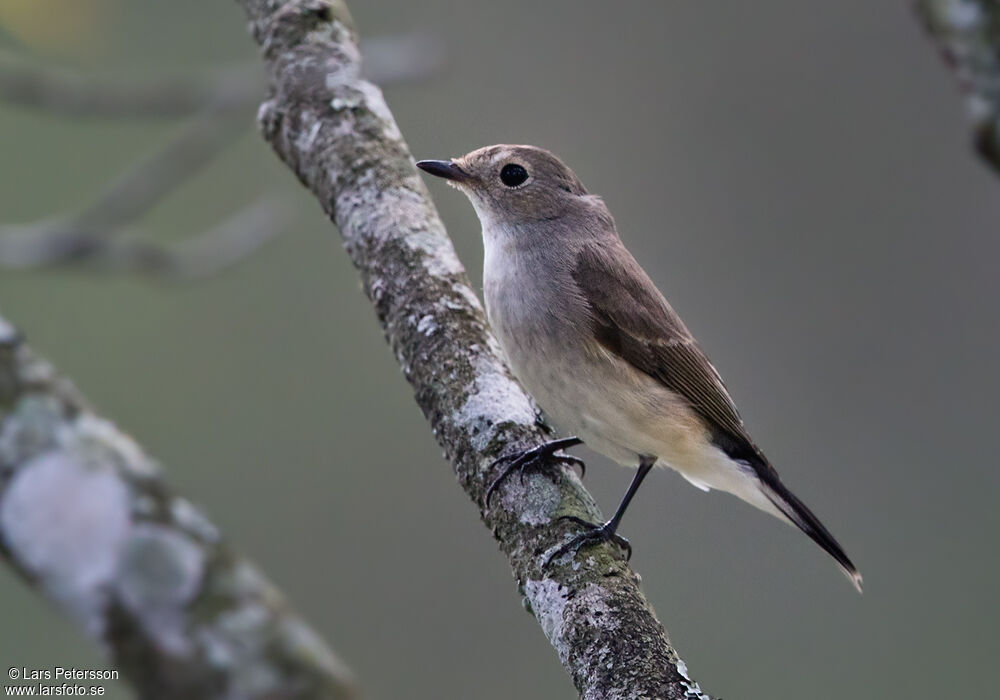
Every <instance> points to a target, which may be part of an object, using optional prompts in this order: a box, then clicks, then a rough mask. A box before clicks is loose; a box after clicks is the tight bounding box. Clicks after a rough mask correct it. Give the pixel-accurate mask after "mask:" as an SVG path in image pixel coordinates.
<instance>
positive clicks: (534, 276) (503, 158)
mask: <svg viewBox="0 0 1000 700" xmlns="http://www.w3.org/2000/svg"><path fill="white" fill-rule="evenodd" d="M417 165H418V166H419V167H420V168H421V169H423V170H425V171H427V172H428V173H431V174H432V175H437V176H439V177H442V178H445V179H447V180H448V181H449V182H450V183H451V184H453V185H454V186H456V187H457V188H458V189H460V190H462V191H463V192H464V193H465V194H466V195H467V196H468V197H469V199H470V200H471V202H472V206H473V207H474V208H475V210H476V214H477V215H478V216H479V220H480V222H481V223H482V226H483V241H484V246H485V253H486V255H485V261H484V266H483V283H484V291H485V300H486V313H487V316H488V318H489V322H490V325H491V326H492V328H493V330H494V332H495V333H496V335H497V338H498V339H499V341H500V345H501V347H502V348H503V351H504V354H505V355H506V357H507V361H508V362H509V364H510V367H511V369H512V370H513V372H514V374H515V375H516V376H517V378H518V380H519V381H520V382H521V383H522V384H523V385H524V387H525V388H526V389H527V390H528V391H529V392H530V393H531V394H532V395H533V396H534V397H535V399H536V400H537V401H538V403H539V405H540V406H541V407H542V408H543V409H544V410H545V412H546V413H547V414H548V415H549V416H550V417H551V418H552V419H553V421H554V422H555V423H556V424H557V425H558V426H560V427H562V428H564V429H566V430H568V431H569V432H570V434H573V435H578V436H580V438H582V441H583V442H586V443H587V444H588V445H590V446H591V447H593V448H594V449H595V450H597V451H598V452H601V453H602V454H604V455H606V456H608V457H610V458H611V459H613V460H615V461H617V462H619V463H621V464H623V465H627V466H638V471H637V473H636V475H635V478H634V479H633V480H632V483H631V485H630V486H629V488H628V491H627V492H626V493H625V497H624V498H623V499H622V502H621V504H620V505H619V506H618V510H617V511H616V512H615V514H614V516H613V517H612V518H611V519H610V520H609V521H608V522H606V523H604V524H602V525H597V524H593V523H587V522H585V521H582V520H579V519H576V518H569V519H570V520H574V521H575V522H577V523H579V524H580V525H581V526H582V527H584V528H585V530H584V532H583V534H581V535H579V536H577V537H576V538H574V539H573V540H572V541H570V542H569V543H568V544H567V545H565V546H564V547H561V548H560V549H559V550H558V551H556V552H555V553H554V554H553V555H552V556H551V557H550V558H549V560H548V561H549V562H551V561H553V560H554V559H555V558H558V557H559V556H561V555H563V554H565V553H567V552H573V553H575V552H576V551H577V550H579V548H580V547H581V546H584V545H586V544H590V543H593V542H598V541H608V540H610V541H615V542H617V543H618V544H619V545H621V546H622V547H624V548H626V549H627V550H628V552H629V554H630V553H631V547H630V546H629V544H628V542H627V541H626V540H625V539H624V538H622V537H620V536H619V535H618V534H617V529H618V525H619V523H620V522H621V519H622V516H623V515H624V514H625V509H626V508H627V507H628V504H629V502H630V501H631V500H632V497H633V496H634V495H635V492H636V491H637V490H638V488H639V485H640V484H641V483H642V480H643V479H644V478H645V477H646V475H647V474H648V473H649V471H650V470H651V469H652V468H653V466H654V465H657V464H661V465H665V466H669V467H672V468H674V469H676V470H677V471H678V472H680V473H681V474H682V475H683V476H684V478H685V479H687V480H688V481H689V482H691V483H692V484H694V485H695V486H697V487H698V488H700V489H703V490H705V491H708V490H709V489H718V490H721V491H727V492H729V493H731V494H734V495H735V496H737V497H739V498H741V499H743V500H744V501H746V502H747V503H749V504H750V505H753V506H755V507H757V508H759V509H761V510H763V511H765V512H767V513H770V514H771V515H774V516H776V517H778V518H779V519H781V520H784V521H786V522H789V523H792V524H794V525H796V526H798V527H799V528H800V529H801V530H802V531H803V532H805V533H806V534H807V535H809V537H811V538H812V539H813V540H814V541H815V542H816V543H817V544H818V545H819V546H820V547H822V548H823V549H824V550H826V551H827V552H828V553H829V554H830V556H832V557H833V558H834V559H835V560H836V561H837V563H838V564H839V565H840V567H841V569H842V570H843V571H844V573H845V574H846V575H847V577H848V578H849V579H850V580H851V582H852V583H853V584H854V585H855V586H856V587H857V589H858V590H859V591H860V590H861V574H859V573H858V570H857V568H855V566H854V564H853V563H851V560H850V559H849V558H848V556H847V554H846V553H845V552H844V550H843V549H842V548H841V546H840V545H839V544H838V543H837V541H836V540H835V539H834V538H833V535H831V534H830V532H829V531H828V530H827V529H826V528H825V527H824V526H823V524H822V523H820V521H819V520H818V519H817V518H816V516H815V515H813V513H812V511H810V510H809V509H808V508H807V507H806V506H805V504H803V503H802V501H800V500H799V499H798V498H796V497H795V495H794V494H793V493H792V492H791V491H789V490H788V488H787V487H786V486H785V485H784V484H783V483H782V482H781V479H780V478H779V477H778V472H777V471H775V469H774V467H772V466H771V464H770V462H768V461H767V458H766V457H764V454H763V453H762V452H761V451H760V449H759V448H758V447H757V446H756V445H755V444H754V443H753V441H752V440H751V439H750V436H749V435H748V434H747V432H746V430H745V428H744V427H743V421H742V419H741V418H740V415H739V413H738V411H737V410H736V406H735V404H734V403H733V400H732V398H730V396H729V392H728V391H727V390H726V387H725V385H724V384H723V383H722V379H721V377H720V376H719V373H718V372H717V371H716V370H715V368H714V367H713V366H712V364H711V363H710V362H709V361H708V358H707V357H706V356H705V354H704V353H703V352H702V350H701V348H699V347H698V344H697V343H696V342H695V340H694V337H692V335H691V333H690V332H689V331H688V329H687V328H686V327H685V326H684V323H683V322H682V321H681V319H680V317H679V316H678V315H677V314H676V312H674V310H673V309H672V308H671V306H670V304H668V303H667V300H666V299H665V298H664V297H663V295H662V294H661V293H660V292H659V290H658V289H657V288H656V286H655V285H654V284H653V282H652V281H651V280H650V279H649V276H648V275H646V273H645V271H644V270H643V269H642V268H641V267H640V266H639V263H637V262H636V260H635V258H633V257H632V254H631V253H629V252H628V250H627V249H626V248H625V246H624V244H623V243H622V241H621V239H620V238H619V236H618V231H617V229H616V228H615V222H614V219H612V218H611V214H610V213H609V212H608V209H607V207H606V206H605V205H604V202H603V201H602V200H601V199H600V198H599V197H596V196H594V195H591V194H588V192H587V190H586V189H585V188H584V186H583V183H581V182H580V180H579V178H577V176H576V175H575V174H574V173H573V171H572V170H570V169H569V168H568V167H566V165H564V164H563V162H562V161H560V160H559V159H558V158H557V157H556V156H554V155H553V154H552V153H550V152H548V151H546V150H543V149H541V148H536V147H533V146H506V145H501V146H489V147H486V148H481V149H479V150H476V151H473V152H471V153H469V154H467V155H465V156H462V157H461V158H458V159H455V160H448V161H441V160H424V161H420V162H419V163H417ZM580 438H566V439H563V440H555V441H553V442H550V443H547V444H545V445H542V446H540V447H538V448H536V449H534V450H530V451H529V452H527V453H525V454H523V455H519V456H517V457H516V458H515V459H512V460H510V464H509V466H508V468H507V469H506V470H505V471H504V473H503V475H501V477H500V478H499V479H497V480H496V481H495V482H494V483H493V484H492V485H491V487H490V489H489V491H488V492H487V501H488V500H489V495H490V494H492V493H493V491H494V490H495V489H496V488H497V487H498V486H499V485H500V483H501V481H502V480H503V478H504V477H505V476H507V475H508V474H510V473H511V472H512V471H514V470H516V469H521V470H523V469H525V468H531V467H532V466H536V465H538V464H540V463H542V461H543V460H542V459H541V458H542V457H543V456H549V457H552V456H554V457H556V458H557V459H561V460H563V461H577V460H574V459H573V458H569V457H566V456H565V455H559V454H557V452H558V451H559V450H561V449H563V448H565V447H570V446H572V445H575V444H579V443H580V442H581V440H580Z"/></svg>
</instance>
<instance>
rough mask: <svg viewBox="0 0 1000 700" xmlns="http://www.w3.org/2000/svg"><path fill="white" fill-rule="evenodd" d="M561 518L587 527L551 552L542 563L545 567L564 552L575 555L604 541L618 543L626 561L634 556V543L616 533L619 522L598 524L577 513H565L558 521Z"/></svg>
mask: <svg viewBox="0 0 1000 700" xmlns="http://www.w3.org/2000/svg"><path fill="white" fill-rule="evenodd" d="M560 520H568V521H570V522H571V523H576V524H577V525H581V526H583V527H585V528H586V530H585V531H584V532H583V533H581V534H579V535H577V536H576V537H574V538H573V539H571V540H570V541H569V542H567V543H566V544H564V545H563V546H562V547H560V548H559V549H557V550H556V551H555V552H553V553H552V554H550V555H549V556H548V558H547V559H546V560H545V563H544V564H542V568H543V569H547V568H549V566H550V565H551V564H552V562H554V561H555V560H556V559H558V558H559V557H561V556H563V555H564V554H567V553H570V552H572V554H573V556H574V557H575V556H576V555H577V553H578V552H579V551H580V549H582V548H583V547H587V546H590V545H595V544H601V543H602V542H614V543H615V544H616V545H618V546H619V547H621V548H622V549H624V550H625V561H626V562H627V561H628V560H629V559H631V558H632V545H631V544H629V541H628V540H627V539H625V538H624V537H622V536H621V535H618V534H616V533H615V530H616V529H617V527H618V523H615V522H613V521H608V522H606V523H604V524H602V525H597V524H596V523H591V522H588V521H586V520H584V519H583V518H578V517H576V516H575V515H563V516H562V517H560V518H557V519H556V521H557V522H558V521H560Z"/></svg>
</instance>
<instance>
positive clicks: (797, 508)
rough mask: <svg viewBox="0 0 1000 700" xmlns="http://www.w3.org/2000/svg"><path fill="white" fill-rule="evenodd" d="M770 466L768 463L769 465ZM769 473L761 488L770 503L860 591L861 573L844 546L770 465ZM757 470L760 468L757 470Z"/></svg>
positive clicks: (762, 481) (762, 480) (763, 479)
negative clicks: (833, 560) (782, 481)
mask: <svg viewBox="0 0 1000 700" xmlns="http://www.w3.org/2000/svg"><path fill="white" fill-rule="evenodd" d="M768 466H770V465H768ZM768 471H769V472H770V473H769V474H767V477H768V478H762V479H761V485H762V486H763V487H764V493H765V494H766V495H767V497H768V498H769V499H770V500H771V503H773V504H774V505H775V507H777V509H778V510H780V511H781V512H782V513H783V514H784V515H785V517H786V518H788V519H789V520H791V521H792V522H793V523H795V524H796V525H797V526H798V527H799V529H800V530H802V532H804V533H806V534H807V535H809V537H810V538H811V539H812V541H813V542H815V543H816V544H818V545H819V546H820V547H822V548H823V549H824V550H826V553H827V554H829V555H830V556H831V557H833V558H834V559H836V560H837V564H839V565H840V569H841V571H843V572H844V575H845V576H847V578H848V580H850V582H851V583H853V584H854V587H855V588H857V589H858V593H861V592H862V591H861V585H862V580H861V574H860V573H859V572H858V569H857V567H856V566H854V563H853V562H852V561H851V559H850V557H848V556H847V553H846V552H845V551H844V548H843V547H841V546H840V544H839V543H838V542H837V540H836V539H834V537H833V535H831V534H830V531H829V530H827V529H826V527H824V525H823V523H821V522H820V521H819V518H817V517H816V516H815V515H813V512H812V511H811V510H809V508H807V507H806V504H805V503H803V502H802V501H800V500H799V499H798V497H797V496H796V495H795V494H794V493H792V492H791V491H789V490H788V488H787V487H786V486H785V485H784V484H783V483H781V480H780V479H779V478H778V475H777V473H776V472H775V471H774V469H773V468H771V469H769V470H768ZM758 473H759V471H758Z"/></svg>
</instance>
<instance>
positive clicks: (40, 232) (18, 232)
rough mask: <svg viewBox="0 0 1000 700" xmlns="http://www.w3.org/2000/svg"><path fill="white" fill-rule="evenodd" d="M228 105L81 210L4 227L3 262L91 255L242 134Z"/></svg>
mask: <svg viewBox="0 0 1000 700" xmlns="http://www.w3.org/2000/svg"><path fill="white" fill-rule="evenodd" d="M241 121H245V119H239V120H238V119H236V118H234V114H233V113H232V112H230V111H229V110H228V108H227V106H226V105H225V104H222V103H213V104H212V105H211V106H210V107H208V108H207V109H205V110H203V111H202V112H201V113H200V114H199V115H197V116H196V117H194V118H193V119H191V120H190V121H189V122H188V123H187V124H185V126H184V127H183V129H182V130H181V131H180V132H179V133H178V134H176V135H175V136H174V137H173V138H172V139H171V140H170V141H168V142H167V143H166V144H165V145H163V146H161V147H160V148H159V149H157V150H156V151H155V152H154V153H153V154H152V155H150V156H149V157H147V158H145V159H144V160H142V161H140V162H139V163H138V164H136V165H134V166H133V167H132V168H130V169H129V170H127V171H126V172H125V173H123V174H122V175H121V176H119V177H118V178H117V179H116V180H115V181H113V182H112V183H111V184H110V185H109V186H107V187H106V188H105V190H104V192H102V193H101V194H100V195H99V196H98V197H97V198H96V200H95V201H94V202H93V203H92V204H90V205H89V206H88V207H86V208H85V209H83V210H82V211H81V212H79V213H77V214H74V215H72V216H68V217H62V218H49V219H45V220H42V221H38V222H33V223H28V224H18V225H7V226H2V227H0V266H2V267H8V268H29V267H40V266H48V265H57V264H63V263H66V262H68V261H72V260H82V259H87V258H90V257H92V256H93V255H95V254H96V253H97V252H99V250H101V249H103V246H102V241H105V240H106V239H108V238H110V237H112V236H114V235H115V234H118V233H120V232H121V231H123V230H124V229H125V228H126V227H127V226H129V225H130V224H132V223H133V222H134V221H136V220H137V219H139V218H140V217H141V216H143V215H144V214H146V213H147V212H148V211H149V210H150V209H152V207H153V206H155V205H156V204H157V203H159V202H160V201H161V200H162V199H163V198H164V197H166V196H167V195H168V194H169V193H170V192H172V191H173V190H174V189H175V188H176V187H177V186H178V185H180V184H181V183H183V182H184V181H185V180H187V179H188V178H190V177H191V176H192V175H193V174H194V173H196V172H197V171H198V170H200V169H201V168H203V167H204V166H205V165H207V164H208V163H209V162H210V161H211V160H212V159H213V158H214V157H215V156H216V155H218V154H219V153H220V152H221V151H222V150H223V149H224V148H225V147H226V146H228V145H229V144H230V143H232V142H233V140H235V138H236V137H237V136H239V134H240V133H241V132H242V130H243V125H242V124H241V123H240V122H241Z"/></svg>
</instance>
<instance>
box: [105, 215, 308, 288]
mask: <svg viewBox="0 0 1000 700" xmlns="http://www.w3.org/2000/svg"><path fill="white" fill-rule="evenodd" d="M291 215H292V208H291V206H290V205H289V204H288V203H287V202H286V201H284V200H281V199H277V198H274V197H271V198H267V199H262V200H260V201H259V202H255V203H254V204H252V205H250V206H249V207H246V208H245V209H242V210H240V211H238V212H236V213H235V214H233V215H232V216H230V217H229V218H228V219H226V220H225V221H223V222H222V223H220V224H219V225H218V226H215V227H213V228H212V229H210V230H209V231H207V232H206V233H203V234H201V235H199V236H196V237H194V238H190V239H188V240H186V241H183V242H181V243H177V244H175V245H173V246H170V247H167V246H163V245H158V244H155V243H149V242H146V241H134V240H128V241H124V240H123V241H114V242H104V247H103V249H100V248H98V250H99V251H100V252H99V254H97V255H95V256H94V257H93V259H92V262H93V263H94V264H96V265H97V266H98V267H99V268H100V269H107V270H112V271H115V272H135V273H139V274H144V275H152V276H155V277H160V278H164V279H204V278H206V277H211V276H213V275H216V274H218V273H220V272H222V271H223V270H225V269H227V268H229V267H232V266H233V265H235V264H236V263H238V262H240V261H242V260H245V259H246V258H248V257H249V256H250V255H251V254H252V253H255V252H256V251H257V250H259V249H260V248H261V247H262V246H263V245H264V244H265V243H267V242H268V241H270V240H271V239H273V238H275V237H276V236H277V235H278V234H280V233H281V232H282V231H284V230H285V229H286V228H287V227H288V225H289V219H290V218H291Z"/></svg>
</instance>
